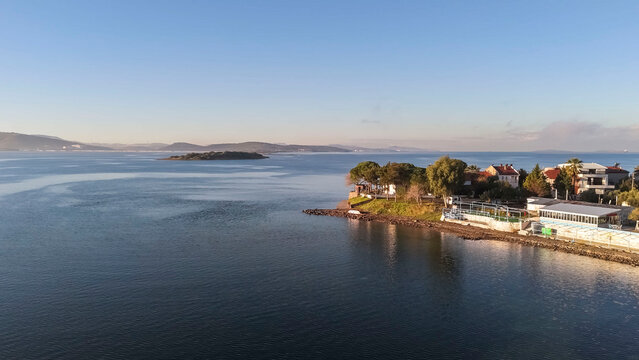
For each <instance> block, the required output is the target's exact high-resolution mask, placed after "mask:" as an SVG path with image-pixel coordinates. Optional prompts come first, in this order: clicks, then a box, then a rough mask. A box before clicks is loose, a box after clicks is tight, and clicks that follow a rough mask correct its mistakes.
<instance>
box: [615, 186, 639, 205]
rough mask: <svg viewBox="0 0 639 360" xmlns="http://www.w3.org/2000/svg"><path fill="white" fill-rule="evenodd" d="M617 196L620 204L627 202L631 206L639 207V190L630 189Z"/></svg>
mask: <svg viewBox="0 0 639 360" xmlns="http://www.w3.org/2000/svg"><path fill="white" fill-rule="evenodd" d="M617 196H618V199H619V200H618V201H619V203H620V204H623V203H624V202H625V203H628V205H630V206H634V207H639V190H637V189H632V190H630V191H624V192H620V193H619V194H618V195H617Z"/></svg>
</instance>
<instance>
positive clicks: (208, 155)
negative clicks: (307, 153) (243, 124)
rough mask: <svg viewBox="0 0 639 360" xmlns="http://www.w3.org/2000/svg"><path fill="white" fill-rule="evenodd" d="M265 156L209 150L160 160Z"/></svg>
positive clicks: (264, 157) (262, 156) (251, 158)
mask: <svg viewBox="0 0 639 360" xmlns="http://www.w3.org/2000/svg"><path fill="white" fill-rule="evenodd" d="M267 158H268V156H264V155H262V154H258V153H256V152H241V151H221V152H215V151H210V152H205V153H188V154H185V155H174V156H170V157H168V158H164V159H160V160H259V159H267Z"/></svg>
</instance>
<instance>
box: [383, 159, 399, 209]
mask: <svg viewBox="0 0 639 360" xmlns="http://www.w3.org/2000/svg"><path fill="white" fill-rule="evenodd" d="M393 164H397V163H391V162H388V163H387V164H386V165H384V166H382V168H381V169H380V170H379V182H380V184H381V185H382V186H383V187H384V189H386V200H388V198H389V196H390V194H389V190H390V186H391V185H395V181H396V179H397V178H398V177H399V174H398V168H397V166H395V165H393Z"/></svg>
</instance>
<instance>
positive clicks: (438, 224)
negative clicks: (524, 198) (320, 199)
mask: <svg viewBox="0 0 639 360" xmlns="http://www.w3.org/2000/svg"><path fill="white" fill-rule="evenodd" d="M303 213H305V214H308V215H316V216H333V217H342V218H348V219H352V220H359V221H372V222H379V223H385V224H391V225H403V226H409V227H413V228H425V229H431V230H434V231H440V232H445V233H450V234H453V235H456V236H459V237H461V238H462V239H466V240H497V241H505V242H510V243H517V244H521V245H525V246H532V247H540V248H545V249H550V250H554V251H561V252H565V253H570V254H575V255H581V256H588V257H591V258H595V259H601V260H608V261H614V262H618V263H622V264H627V265H632V266H639V254H635V253H630V252H624V251H619V250H612V249H606V248H602V247H597V246H592V245H586V244H581V243H573V242H567V241H563V240H553V239H547V238H544V237H540V236H527V235H519V234H516V233H507V232H502V231H497V230H489V229H483V228H479V227H474V226H471V225H466V226H465V225H460V224H454V223H447V222H443V221H428V220H418V219H413V218H410V217H403V216H393V215H379V214H349V213H348V210H345V209H306V210H304V211H303Z"/></svg>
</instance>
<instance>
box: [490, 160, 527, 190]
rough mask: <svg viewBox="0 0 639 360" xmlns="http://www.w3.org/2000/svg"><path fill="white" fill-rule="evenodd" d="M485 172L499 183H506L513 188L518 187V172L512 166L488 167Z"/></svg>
mask: <svg viewBox="0 0 639 360" xmlns="http://www.w3.org/2000/svg"><path fill="white" fill-rule="evenodd" d="M486 172H488V173H490V174H491V175H492V176H497V177H498V178H499V181H504V182H507V183H508V184H510V186H512V187H514V188H516V187H519V171H517V170H515V168H514V167H513V164H505V165H504V164H499V165H490V166H489V167H488V168H487V169H486Z"/></svg>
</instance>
